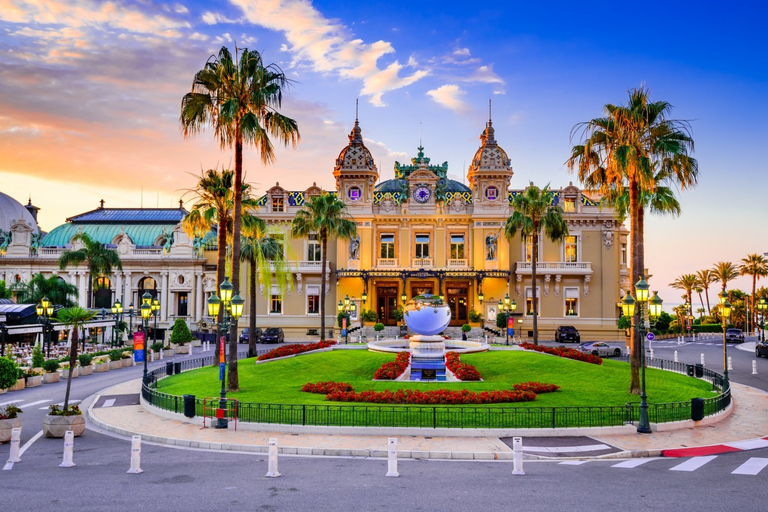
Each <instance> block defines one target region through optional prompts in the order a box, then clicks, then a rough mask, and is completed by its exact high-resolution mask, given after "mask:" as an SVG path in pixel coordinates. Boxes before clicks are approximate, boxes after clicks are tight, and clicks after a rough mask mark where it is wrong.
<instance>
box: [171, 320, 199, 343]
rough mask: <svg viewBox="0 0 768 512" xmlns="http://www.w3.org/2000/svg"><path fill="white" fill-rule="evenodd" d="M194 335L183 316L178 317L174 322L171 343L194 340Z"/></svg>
mask: <svg viewBox="0 0 768 512" xmlns="http://www.w3.org/2000/svg"><path fill="white" fill-rule="evenodd" d="M193 339H195V338H194V336H192V333H191V332H189V326H187V322H186V321H185V320H184V319H183V318H177V319H176V321H175V322H174V323H173V332H171V340H170V341H171V343H174V344H176V345H183V344H185V343H189V342H190V341H192V340H193Z"/></svg>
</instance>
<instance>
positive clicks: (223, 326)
mask: <svg viewBox="0 0 768 512" xmlns="http://www.w3.org/2000/svg"><path fill="white" fill-rule="evenodd" d="M232 291H233V287H232V283H230V282H229V279H224V282H223V283H221V285H219V294H220V295H221V298H219V297H217V296H216V294H215V293H214V294H213V295H211V297H210V298H209V299H208V316H210V317H211V318H212V319H214V320H215V319H217V318H218V316H219V312H220V311H221V306H222V304H223V305H224V312H223V313H224V314H223V315H222V321H221V323H219V322H217V323H216V338H217V339H218V338H220V337H221V331H224V332H229V330H230V328H231V327H232V325H233V324H234V323H235V322H237V319H238V318H240V316H242V314H243V305H244V304H245V300H244V299H243V298H242V297H240V295H238V294H235V296H234V297H233V296H232ZM219 347H220V350H219V361H220V362H219V368H220V371H219V379H220V380H221V390H220V398H219V409H220V410H221V411H222V412H221V413H219V415H218V416H219V417H218V418H217V420H216V427H215V428H227V427H228V426H229V421H228V420H227V417H226V409H227V389H226V386H225V381H226V375H227V363H226V355H227V351H226V347H227V344H226V343H224V342H223V341H222V340H219Z"/></svg>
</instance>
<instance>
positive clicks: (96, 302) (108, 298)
mask: <svg viewBox="0 0 768 512" xmlns="http://www.w3.org/2000/svg"><path fill="white" fill-rule="evenodd" d="M93 307H95V308H106V309H109V308H111V307H112V281H110V280H109V278H108V277H105V276H100V277H97V278H96V280H95V281H94V282H93Z"/></svg>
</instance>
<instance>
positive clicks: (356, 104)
mask: <svg viewBox="0 0 768 512" xmlns="http://www.w3.org/2000/svg"><path fill="white" fill-rule="evenodd" d="M359 107H360V98H356V99H355V124H357V111H358V108H359Z"/></svg>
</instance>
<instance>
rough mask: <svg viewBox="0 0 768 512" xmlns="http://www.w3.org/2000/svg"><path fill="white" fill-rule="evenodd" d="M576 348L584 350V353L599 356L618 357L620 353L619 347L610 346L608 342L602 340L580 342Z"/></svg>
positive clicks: (580, 350)
mask: <svg viewBox="0 0 768 512" xmlns="http://www.w3.org/2000/svg"><path fill="white" fill-rule="evenodd" d="M576 350H578V351H579V352H584V353H585V354H592V355H593V356H600V357H610V356H615V357H618V356H620V355H621V349H620V348H619V347H612V346H610V345H609V344H607V343H605V342H602V341H593V342H590V343H582V344H581V345H579V346H578V347H576Z"/></svg>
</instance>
